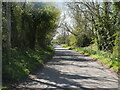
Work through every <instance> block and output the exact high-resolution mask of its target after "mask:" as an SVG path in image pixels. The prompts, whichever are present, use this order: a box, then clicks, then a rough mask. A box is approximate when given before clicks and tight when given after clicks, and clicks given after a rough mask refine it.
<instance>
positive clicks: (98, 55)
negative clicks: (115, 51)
mask: <svg viewBox="0 0 120 90" xmlns="http://www.w3.org/2000/svg"><path fill="white" fill-rule="evenodd" d="M62 46H63V47H65V48H68V49H70V50H74V51H77V52H80V53H83V54H85V55H89V56H91V57H93V58H95V59H97V60H98V61H100V62H102V63H104V64H105V65H107V66H109V67H110V68H113V69H114V71H115V72H117V73H118V72H120V67H119V65H120V57H116V56H113V55H112V54H111V53H109V52H105V51H100V50H98V49H97V47H96V46H95V45H94V44H93V45H91V46H88V47H84V48H78V47H74V46H67V45H66V44H62Z"/></svg>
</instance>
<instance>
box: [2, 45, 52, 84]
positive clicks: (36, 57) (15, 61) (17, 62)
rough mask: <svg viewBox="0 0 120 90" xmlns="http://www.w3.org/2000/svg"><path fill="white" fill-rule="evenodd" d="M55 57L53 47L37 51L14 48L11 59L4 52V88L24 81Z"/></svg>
mask: <svg viewBox="0 0 120 90" xmlns="http://www.w3.org/2000/svg"><path fill="white" fill-rule="evenodd" d="M53 55H54V50H53V47H51V46H50V47H48V48H47V49H42V48H37V49H35V50H31V49H26V50H25V49H24V50H23V49H22V50H21V49H17V48H12V49H11V54H10V55H9V58H8V55H7V54H6V53H4V52H3V57H2V58H3V68H2V76H3V86H6V85H7V84H8V83H11V82H16V81H20V80H21V79H24V78H25V77H26V76H27V75H28V74H30V73H32V72H34V71H36V70H37V69H39V68H40V67H42V66H43V64H44V63H46V62H47V61H48V59H51V58H52V56H53Z"/></svg>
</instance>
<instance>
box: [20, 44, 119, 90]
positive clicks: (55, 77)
mask: <svg viewBox="0 0 120 90" xmlns="http://www.w3.org/2000/svg"><path fill="white" fill-rule="evenodd" d="M54 47H55V55H54V57H53V59H52V60H51V61H50V62H48V63H47V64H46V65H45V66H44V68H43V70H42V71H40V72H39V73H37V74H36V75H30V80H28V81H26V82H24V83H22V84H20V85H19V86H18V87H26V88H61V89H63V88H81V89H86V88H118V77H117V76H116V75H115V74H114V73H111V72H110V71H109V70H107V69H105V68H104V67H103V66H101V65H100V64H98V63H97V62H96V61H95V60H92V58H90V57H89V56H85V55H83V54H80V53H78V52H75V51H72V50H68V49H65V48H62V47H61V46H59V45H54Z"/></svg>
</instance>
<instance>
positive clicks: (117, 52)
mask: <svg viewBox="0 0 120 90" xmlns="http://www.w3.org/2000/svg"><path fill="white" fill-rule="evenodd" d="M113 55H114V56H118V57H120V32H117V33H116V39H115V46H114V47H113Z"/></svg>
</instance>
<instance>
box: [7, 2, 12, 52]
mask: <svg viewBox="0 0 120 90" xmlns="http://www.w3.org/2000/svg"><path fill="white" fill-rule="evenodd" d="M6 17H7V30H8V31H7V45H8V46H7V49H8V54H9V53H10V48H11V3H10V2H6Z"/></svg>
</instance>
